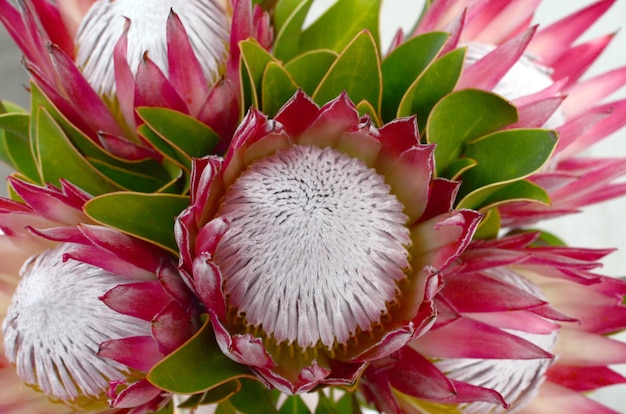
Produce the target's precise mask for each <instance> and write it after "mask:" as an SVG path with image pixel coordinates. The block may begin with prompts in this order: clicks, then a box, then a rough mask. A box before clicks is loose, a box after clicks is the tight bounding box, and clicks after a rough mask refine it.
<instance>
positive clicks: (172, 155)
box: [137, 124, 191, 174]
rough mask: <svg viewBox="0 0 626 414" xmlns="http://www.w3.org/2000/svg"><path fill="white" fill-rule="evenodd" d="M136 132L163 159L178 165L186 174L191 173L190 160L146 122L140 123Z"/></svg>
mask: <svg viewBox="0 0 626 414" xmlns="http://www.w3.org/2000/svg"><path fill="white" fill-rule="evenodd" d="M137 132H138V133H139V135H140V136H141V137H143V138H144V139H145V140H146V141H148V142H149V143H150V144H151V145H152V147H153V148H154V149H156V150H157V151H158V152H159V153H160V154H161V155H162V156H163V157H164V158H165V159H167V160H169V161H170V162H173V163H174V164H176V165H178V166H179V167H180V168H182V169H184V170H185V171H186V172H187V173H188V174H189V173H191V161H190V160H189V158H188V157H187V156H185V155H183V154H182V153H181V152H180V151H177V150H176V149H175V148H173V147H172V146H171V145H170V143H169V142H167V141H166V140H165V139H163V137H162V136H161V135H159V134H157V133H156V132H154V130H153V129H152V128H150V126H148V125H147V124H142V125H139V126H138V127H137Z"/></svg>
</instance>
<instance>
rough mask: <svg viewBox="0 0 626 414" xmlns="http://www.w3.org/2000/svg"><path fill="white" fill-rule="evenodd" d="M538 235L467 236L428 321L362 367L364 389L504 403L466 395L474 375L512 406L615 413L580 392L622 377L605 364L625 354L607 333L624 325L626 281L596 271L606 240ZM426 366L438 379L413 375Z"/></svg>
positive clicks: (414, 398) (430, 405)
mask: <svg viewBox="0 0 626 414" xmlns="http://www.w3.org/2000/svg"><path fill="white" fill-rule="evenodd" d="M538 236H539V234H538V233H532V232H531V233H522V234H518V235H510V236H507V237H504V238H502V239H500V240H490V241H475V242H473V243H472V244H471V245H470V247H469V248H468V249H467V250H466V251H465V252H464V253H463V255H462V258H461V260H460V261H459V262H458V263H457V264H458V266H459V267H457V268H456V269H451V271H450V273H449V276H448V277H446V282H447V283H446V286H445V287H444V288H443V289H442V290H441V292H440V293H439V295H438V296H437V298H436V299H435V302H436V306H437V310H438V311H439V316H438V318H437V322H436V323H435V325H434V326H433V328H432V329H431V330H430V331H429V332H428V333H426V334H425V335H424V336H422V337H421V338H419V339H417V340H416V341H414V342H412V343H411V344H410V346H409V347H408V349H405V350H404V351H403V352H402V353H399V354H397V355H395V357H394V358H390V359H389V360H388V361H386V365H385V364H379V366H377V367H373V368H372V369H370V370H368V371H366V373H365V375H364V381H363V382H362V384H364V387H365V390H366V394H367V395H368V396H369V397H370V398H372V399H373V400H374V401H376V404H377V405H378V406H379V407H381V408H384V410H385V412H399V411H400V410H404V412H422V411H420V410H424V411H425V412H463V413H465V412H467V413H492V412H493V413H497V412H506V411H507V410H505V409H504V407H505V406H504V405H501V406H498V405H494V404H493V403H494V402H496V401H495V399H494V401H491V403H492V404H489V403H488V402H477V399H476V398H474V396H472V395H471V394H469V398H467V397H468V395H464V393H465V387H466V386H467V384H471V385H473V386H478V387H485V388H490V389H493V390H495V391H497V392H498V393H499V394H500V395H501V396H502V397H503V400H504V401H506V402H507V405H506V406H507V408H508V409H509V410H510V411H512V412H520V413H537V414H541V413H553V412H581V413H582V412H585V413H586V412H597V413H614V411H613V410H611V409H609V408H607V407H605V406H603V405H601V404H599V403H597V402H595V401H593V400H591V399H589V398H586V397H585V396H584V395H583V394H582V393H584V392H589V391H593V390H595V389H597V388H599V387H603V386H607V385H613V384H619V383H624V382H626V378H624V377H622V376H621V375H619V374H618V373H616V372H615V371H613V370H611V369H610V368H609V365H611V364H620V363H624V362H625V361H626V345H625V344H623V343H622V342H619V341H616V340H614V339H611V338H609V337H607V336H606V335H607V334H610V333H613V332H616V331H618V330H621V329H624V326H625V325H626V320H625V318H624V315H625V312H626V308H625V307H624V306H623V304H622V299H621V298H622V297H623V295H624V293H625V288H626V284H624V282H623V281H621V280H616V279H612V278H607V277H603V276H600V275H598V274H596V273H594V272H593V270H594V269H596V268H598V267H599V266H600V265H599V264H598V263H597V260H599V259H600V258H602V257H603V256H604V255H606V254H607V253H608V252H609V251H610V250H590V249H576V248H567V247H552V246H545V245H542V243H540V242H539V239H538ZM470 338H471V339H470ZM433 372H435V374H434V375H433V374H432V373H433ZM444 373H445V376H444ZM427 374H430V375H431V376H432V377H433V378H438V379H439V381H438V382H435V383H436V384H439V386H438V387H426V386H424V385H423V384H420V383H417V381H416V379H418V378H420V375H421V376H425V375H427ZM392 389H395V391H394V393H393V396H392V393H391V390H392ZM444 391H447V395H446V393H445V392H444ZM463 397H466V399H463Z"/></svg>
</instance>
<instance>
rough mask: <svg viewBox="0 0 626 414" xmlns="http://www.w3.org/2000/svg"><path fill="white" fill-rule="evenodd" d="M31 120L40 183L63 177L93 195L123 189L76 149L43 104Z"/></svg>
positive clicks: (54, 181) (55, 180) (55, 181)
mask: <svg viewBox="0 0 626 414" xmlns="http://www.w3.org/2000/svg"><path fill="white" fill-rule="evenodd" d="M34 123H35V137H34V148H33V150H34V152H35V158H36V162H37V164H38V168H39V173H40V177H41V183H42V184H43V183H51V184H53V185H58V184H59V179H60V178H64V179H67V180H69V181H71V182H72V184H74V185H76V186H78V187H80V188H82V189H83V190H85V191H86V192H88V193H90V194H91V195H94V196H95V195H99V194H103V193H109V192H113V191H119V190H121V189H122V188H121V187H119V186H117V185H116V184H115V183H114V182H112V181H111V180H110V179H109V178H108V177H106V176H105V175H103V174H102V173H100V172H99V171H98V170H96V169H95V168H94V167H93V165H91V164H89V163H88V162H87V160H86V159H85V157H83V156H82V154H80V153H79V152H78V151H76V148H74V146H72V144H71V143H70V141H69V139H68V138H67V136H66V135H65V133H64V131H63V130H62V129H61V127H60V126H59V125H58V124H57V123H56V122H55V120H54V119H53V118H52V117H51V116H50V114H49V113H48V111H46V109H45V108H39V110H38V111H37V114H36V115H35V122H34Z"/></svg>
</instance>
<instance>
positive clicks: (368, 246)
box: [215, 145, 410, 349]
mask: <svg viewBox="0 0 626 414" xmlns="http://www.w3.org/2000/svg"><path fill="white" fill-rule="evenodd" d="M402 210H403V205H402V204H401V203H400V202H399V201H398V200H397V199H396V197H395V196H394V195H393V194H391V193H390V187H389V185H387V184H386V183H385V180H384V177H383V176H381V175H380V174H378V173H377V172H376V170H374V169H372V168H368V167H367V165H365V164H364V163H363V162H362V161H360V160H358V159H354V158H351V157H349V156H347V155H345V154H343V153H341V152H339V151H337V150H334V149H331V148H325V149H321V148H319V147H315V146H303V145H296V146H293V147H289V148H286V149H283V150H280V151H278V152H277V153H276V154H274V155H272V156H269V157H266V158H263V159H261V160H259V161H256V162H254V163H253V164H252V165H251V166H250V167H249V168H248V169H247V170H246V171H245V172H244V173H243V174H241V176H240V177H239V178H238V179H237V181H236V182H235V183H234V184H233V185H232V186H231V187H230V188H229V189H228V192H227V193H226V195H225V197H224V199H223V202H222V206H221V209H220V212H219V214H220V215H221V216H222V217H224V218H226V219H227V220H228V221H229V222H230V227H229V230H228V231H227V232H226V234H225V235H224V237H223V238H222V240H221V241H220V243H219V245H218V248H217V251H216V254H215V261H216V263H217V264H218V266H219V267H220V271H221V272H222V275H223V284H224V291H225V293H226V295H227V300H228V305H229V306H230V307H231V309H235V311H236V316H237V318H238V319H239V320H240V321H244V323H245V324H246V325H247V326H248V327H254V328H260V329H262V330H263V332H264V333H265V334H266V335H268V336H269V337H272V338H273V340H274V341H275V342H276V343H277V344H281V343H286V344H287V345H292V344H294V343H295V344H296V345H297V346H299V347H301V348H303V349H307V348H313V347H316V346H319V345H320V344H321V346H323V347H326V348H327V349H331V348H333V347H334V346H335V345H337V344H343V345H346V344H347V343H348V341H349V340H350V339H351V338H353V337H354V336H355V335H358V334H359V333H361V332H369V331H371V330H372V329H373V328H374V327H375V326H376V325H377V324H380V322H381V318H382V316H383V315H385V314H387V311H388V308H389V306H390V305H391V304H393V303H394V302H396V301H397V298H398V295H399V294H400V289H399V287H398V283H399V282H401V281H403V280H405V279H406V275H405V272H406V271H407V270H408V268H409V262H408V252H407V246H408V245H409V244H410V238H409V230H408V229H407V227H406V226H405V224H406V221H407V217H406V216H405V215H404V214H403V212H402Z"/></svg>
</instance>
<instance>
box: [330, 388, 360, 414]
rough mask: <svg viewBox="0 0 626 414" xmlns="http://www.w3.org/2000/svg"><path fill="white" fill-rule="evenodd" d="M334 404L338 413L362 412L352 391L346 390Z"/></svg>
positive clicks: (351, 413)
mask: <svg viewBox="0 0 626 414" xmlns="http://www.w3.org/2000/svg"><path fill="white" fill-rule="evenodd" d="M335 406H336V407H337V411H339V412H340V413H350V414H362V411H361V405H360V404H359V400H358V399H357V397H356V393H354V392H346V393H345V394H344V395H343V396H342V397H341V398H340V399H339V401H337V403H336V404H335Z"/></svg>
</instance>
